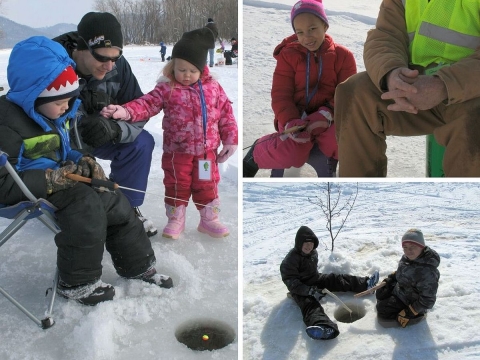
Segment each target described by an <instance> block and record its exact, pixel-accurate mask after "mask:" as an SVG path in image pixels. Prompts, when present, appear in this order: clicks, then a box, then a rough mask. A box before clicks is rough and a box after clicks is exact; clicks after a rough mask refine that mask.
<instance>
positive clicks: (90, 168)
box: [77, 156, 107, 180]
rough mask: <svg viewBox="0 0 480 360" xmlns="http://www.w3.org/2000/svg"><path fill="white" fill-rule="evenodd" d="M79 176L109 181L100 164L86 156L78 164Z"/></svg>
mask: <svg viewBox="0 0 480 360" xmlns="http://www.w3.org/2000/svg"><path fill="white" fill-rule="evenodd" d="M77 174H78V175H81V176H84V177H87V178H91V179H100V180H107V177H106V176H105V172H104V171H103V169H102V167H101V166H100V164H99V163H97V162H96V161H95V159H93V158H92V157H90V156H84V157H82V158H81V159H80V161H79V162H78V164H77Z"/></svg>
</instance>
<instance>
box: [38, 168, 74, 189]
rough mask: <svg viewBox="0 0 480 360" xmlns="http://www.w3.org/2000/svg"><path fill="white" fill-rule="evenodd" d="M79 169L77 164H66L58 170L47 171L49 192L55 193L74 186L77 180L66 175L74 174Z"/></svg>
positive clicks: (46, 177)
mask: <svg viewBox="0 0 480 360" xmlns="http://www.w3.org/2000/svg"><path fill="white" fill-rule="evenodd" d="M76 171H77V165H66V166H63V167H61V168H58V169H57V170H47V171H45V180H46V181H47V194H48V195H50V194H53V193H56V192H57V191H60V190H65V189H68V188H71V187H72V186H74V185H75V184H76V183H77V182H76V181H75V180H70V179H68V178H67V177H66V176H67V175H68V174H74V173H75V172H76Z"/></svg>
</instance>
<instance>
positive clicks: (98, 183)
mask: <svg viewBox="0 0 480 360" xmlns="http://www.w3.org/2000/svg"><path fill="white" fill-rule="evenodd" d="M65 177H67V178H69V179H70V180H75V181H79V182H83V183H87V184H90V185H92V186H93V187H95V188H98V189H99V191H111V192H114V191H115V190H117V189H123V190H130V191H136V192H141V193H144V194H147V195H154V196H159V197H165V198H168V199H173V200H177V201H183V202H186V203H188V202H190V201H189V200H182V199H177V198H175V197H171V196H167V195H160V194H155V193H151V192H147V191H143V190H138V189H133V188H129V187H126V186H121V185H118V184H117V183H116V182H113V181H111V180H100V179H90V178H87V177H85V176H81V175H77V174H67V175H65ZM192 202H193V201H192ZM193 203H194V204H195V205H200V206H206V207H211V208H214V207H216V206H211V205H204V204H199V203H196V202H193Z"/></svg>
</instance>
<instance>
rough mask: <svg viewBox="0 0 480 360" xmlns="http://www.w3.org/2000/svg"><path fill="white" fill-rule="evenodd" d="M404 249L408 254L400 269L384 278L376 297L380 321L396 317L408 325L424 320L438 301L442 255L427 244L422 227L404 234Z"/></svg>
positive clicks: (404, 257)
mask: <svg viewBox="0 0 480 360" xmlns="http://www.w3.org/2000/svg"><path fill="white" fill-rule="evenodd" d="M402 248H403V252H404V255H403V256H402V258H401V259H400V262H399V263H398V268H397V271H395V272H394V273H392V274H390V275H389V276H388V277H387V278H386V279H384V280H383V282H385V283H386V285H385V286H384V287H383V288H381V289H379V290H377V292H376V297H377V314H378V318H379V321H380V323H382V322H384V321H383V320H394V319H396V320H397V321H398V323H399V324H400V326H402V327H406V326H407V325H412V324H416V323H418V322H419V321H421V320H422V319H423V318H424V317H425V314H426V312H427V310H428V309H431V308H432V307H433V305H434V304H435V301H436V299H437V289H438V281H439V278H440V272H439V271H438V269H437V268H438V266H439V265H440V256H439V255H438V254H437V252H436V251H435V250H433V249H431V248H429V247H428V246H425V240H424V238H423V233H422V231H421V230H419V229H410V230H408V231H407V232H406V233H405V235H403V237H402ZM387 322H388V321H387Z"/></svg>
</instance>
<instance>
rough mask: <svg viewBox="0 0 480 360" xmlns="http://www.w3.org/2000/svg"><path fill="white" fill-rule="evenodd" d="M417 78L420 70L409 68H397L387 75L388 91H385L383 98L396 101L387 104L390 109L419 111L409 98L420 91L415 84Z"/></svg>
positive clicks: (409, 111)
mask: <svg viewBox="0 0 480 360" xmlns="http://www.w3.org/2000/svg"><path fill="white" fill-rule="evenodd" d="M417 78H418V70H410V69H409V68H397V69H394V70H392V71H391V72H390V73H389V74H388V75H387V87H388V91H387V92H385V93H383V94H382V95H381V98H382V99H383V100H393V101H394V102H395V103H394V104H391V105H388V106H387V109H388V110H390V111H405V112H408V113H412V114H416V113H418V109H417V108H416V107H415V105H413V104H412V103H411V102H410V100H409V96H410V95H412V94H416V93H417V91H418V90H417V88H416V87H415V86H414V85H413V83H414V82H415V81H416V79H417Z"/></svg>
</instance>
